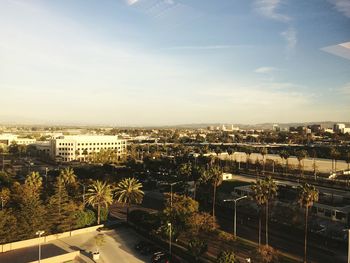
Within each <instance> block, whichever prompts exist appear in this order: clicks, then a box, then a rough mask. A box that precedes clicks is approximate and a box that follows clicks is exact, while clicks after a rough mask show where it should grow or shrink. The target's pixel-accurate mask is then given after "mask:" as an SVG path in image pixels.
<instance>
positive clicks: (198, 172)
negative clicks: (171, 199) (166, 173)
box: [192, 165, 205, 200]
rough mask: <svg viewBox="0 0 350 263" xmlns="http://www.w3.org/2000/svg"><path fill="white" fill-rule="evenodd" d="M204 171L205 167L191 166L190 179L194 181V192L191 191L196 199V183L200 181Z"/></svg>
mask: <svg viewBox="0 0 350 263" xmlns="http://www.w3.org/2000/svg"><path fill="white" fill-rule="evenodd" d="M204 173H205V169H204V168H203V167H202V166H198V165H195V166H193V168H192V179H193V181H194V193H193V199H194V200H196V194H197V184H198V183H200V180H201V178H202V177H203V174H204Z"/></svg>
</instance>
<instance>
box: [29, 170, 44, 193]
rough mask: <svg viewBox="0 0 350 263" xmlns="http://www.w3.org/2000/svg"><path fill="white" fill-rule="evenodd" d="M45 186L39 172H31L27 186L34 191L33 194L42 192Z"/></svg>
mask: <svg viewBox="0 0 350 263" xmlns="http://www.w3.org/2000/svg"><path fill="white" fill-rule="evenodd" d="M42 184H43V178H42V177H41V176H40V174H39V173H38V172H31V173H30V174H28V175H27V177H26V180H25V185H26V186H28V187H29V188H30V189H32V191H33V193H37V192H38V191H40V189H41V186H42Z"/></svg>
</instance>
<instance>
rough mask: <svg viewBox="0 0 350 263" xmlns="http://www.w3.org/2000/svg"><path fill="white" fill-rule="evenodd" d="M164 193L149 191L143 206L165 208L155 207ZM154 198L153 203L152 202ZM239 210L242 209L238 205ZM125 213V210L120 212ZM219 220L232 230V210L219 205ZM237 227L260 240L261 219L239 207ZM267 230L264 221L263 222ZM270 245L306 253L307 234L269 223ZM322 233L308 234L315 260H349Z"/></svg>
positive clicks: (240, 233) (242, 233)
mask: <svg viewBox="0 0 350 263" xmlns="http://www.w3.org/2000/svg"><path fill="white" fill-rule="evenodd" d="M161 196H162V194H160V193H156V192H147V193H146V195H145V199H146V200H147V202H146V203H143V204H142V205H143V206H146V207H148V208H150V207H149V206H148V204H152V207H151V208H153V209H158V210H159V209H162V207H160V206H159V207H158V208H156V207H155V204H161V203H162V201H161V200H159V199H160V198H161ZM151 199H153V202H152V201H151ZM238 209H239V208H238ZM121 213H123V212H121ZM216 215H217V219H218V223H219V226H220V228H221V229H222V230H225V231H227V232H232V228H233V227H232V221H233V215H232V210H230V209H227V208H222V209H220V208H219V207H217V214H216ZM237 222H238V226H237V234H238V236H240V237H243V238H245V239H248V240H251V241H254V242H258V221H257V220H256V219H254V218H253V217H251V218H250V219H249V220H248V218H247V216H246V215H242V214H240V213H239V210H238V219H237ZM263 229H264V221H263ZM264 237H265V233H264V232H262V241H263V242H264ZM269 241H270V242H269V244H270V245H272V246H273V247H275V248H277V249H279V250H280V251H283V252H286V253H289V254H291V255H296V256H298V257H300V258H301V257H302V256H303V251H304V250H303V249H304V234H303V231H295V230H293V229H292V228H290V227H281V225H277V224H274V223H273V222H270V224H269ZM323 242H324V240H321V239H320V237H319V236H316V235H313V234H309V242H308V254H309V259H310V260H311V261H312V262H320V263H323V262H324V263H329V262H333V263H343V262H344V263H345V262H346V253H347V252H346V248H340V247H335V244H325V243H323Z"/></svg>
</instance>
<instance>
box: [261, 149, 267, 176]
mask: <svg viewBox="0 0 350 263" xmlns="http://www.w3.org/2000/svg"><path fill="white" fill-rule="evenodd" d="M260 154H261V155H262V157H263V175H265V156H266V154H267V149H266V148H265V147H263V148H261V149H260Z"/></svg>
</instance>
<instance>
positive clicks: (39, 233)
mask: <svg viewBox="0 0 350 263" xmlns="http://www.w3.org/2000/svg"><path fill="white" fill-rule="evenodd" d="M44 233H45V231H43V230H39V231H37V232H36V233H35V234H36V235H37V236H39V263H40V261H41V239H40V237H41V236H42V235H43V234H44Z"/></svg>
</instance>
